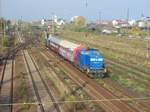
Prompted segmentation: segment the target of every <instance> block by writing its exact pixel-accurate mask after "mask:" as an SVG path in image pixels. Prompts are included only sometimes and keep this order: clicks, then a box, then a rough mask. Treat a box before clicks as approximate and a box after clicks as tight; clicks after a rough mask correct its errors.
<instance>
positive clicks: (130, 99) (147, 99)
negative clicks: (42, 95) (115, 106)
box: [0, 97, 150, 106]
mask: <svg viewBox="0 0 150 112" xmlns="http://www.w3.org/2000/svg"><path fill="white" fill-rule="evenodd" d="M137 100H141V101H142V100H143V101H150V97H143V98H118V99H102V100H75V101H70V100H67V101H55V102H54V101H45V102H43V103H38V102H30V103H27V102H24V103H9V104H0V106H10V105H16V106H18V105H39V104H42V105H46V104H47V103H48V102H50V103H57V104H63V103H86V102H111V101H137Z"/></svg>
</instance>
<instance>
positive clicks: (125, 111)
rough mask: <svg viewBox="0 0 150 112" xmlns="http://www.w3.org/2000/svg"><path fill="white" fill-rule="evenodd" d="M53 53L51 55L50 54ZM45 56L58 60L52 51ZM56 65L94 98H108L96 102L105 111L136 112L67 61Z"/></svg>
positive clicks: (136, 111)
mask: <svg viewBox="0 0 150 112" xmlns="http://www.w3.org/2000/svg"><path fill="white" fill-rule="evenodd" d="M52 54H53V55H52ZM47 57H49V58H50V57H51V58H52V57H53V58H56V57H57V59H58V60H59V59H60V57H58V56H57V55H56V54H54V52H52V51H50V52H48V56H47ZM57 65H58V66H61V67H63V69H64V71H67V72H68V73H67V74H68V76H69V77H70V78H71V79H72V80H73V81H74V82H76V83H77V84H78V85H79V86H80V87H82V88H83V90H85V91H86V92H87V93H88V94H89V95H90V96H91V97H92V98H93V99H94V100H108V101H104V102H103V101H102V102H97V103H98V104H99V105H100V106H101V107H102V108H103V109H104V110H105V111H107V112H114V111H115V112H138V110H136V109H135V108H132V107H130V106H129V105H127V104H126V103H125V102H123V101H120V100H112V101H109V100H111V99H118V98H117V97H116V96H114V95H113V94H112V93H111V92H110V91H108V90H106V89H105V88H103V87H101V86H98V84H97V83H95V82H94V81H93V80H91V79H89V78H88V77H87V76H85V74H83V73H81V72H80V71H79V70H77V69H75V68H74V67H73V66H72V65H70V64H69V63H68V62H67V61H61V62H59V64H57Z"/></svg>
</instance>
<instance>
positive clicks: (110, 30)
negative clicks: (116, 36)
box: [102, 29, 118, 35]
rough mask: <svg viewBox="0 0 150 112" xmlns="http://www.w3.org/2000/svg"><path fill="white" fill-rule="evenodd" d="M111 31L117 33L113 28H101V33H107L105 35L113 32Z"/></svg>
mask: <svg viewBox="0 0 150 112" xmlns="http://www.w3.org/2000/svg"><path fill="white" fill-rule="evenodd" d="M113 33H118V31H117V30H114V29H103V30H102V34H107V35H109V34H113Z"/></svg>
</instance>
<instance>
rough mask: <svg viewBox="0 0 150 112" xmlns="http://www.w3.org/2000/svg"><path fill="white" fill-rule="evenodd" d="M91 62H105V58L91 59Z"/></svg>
mask: <svg viewBox="0 0 150 112" xmlns="http://www.w3.org/2000/svg"><path fill="white" fill-rule="evenodd" d="M90 61H103V58H91V59H90Z"/></svg>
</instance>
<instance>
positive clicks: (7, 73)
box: [0, 59, 15, 112]
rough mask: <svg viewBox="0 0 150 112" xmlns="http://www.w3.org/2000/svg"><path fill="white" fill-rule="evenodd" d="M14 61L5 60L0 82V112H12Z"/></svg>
mask: <svg viewBox="0 0 150 112" xmlns="http://www.w3.org/2000/svg"><path fill="white" fill-rule="evenodd" d="M14 64H15V60H13V59H12V60H8V59H6V60H5V62H4V68H3V72H2V77H1V82H0V110H2V111H5V112H13V77H14Z"/></svg>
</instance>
